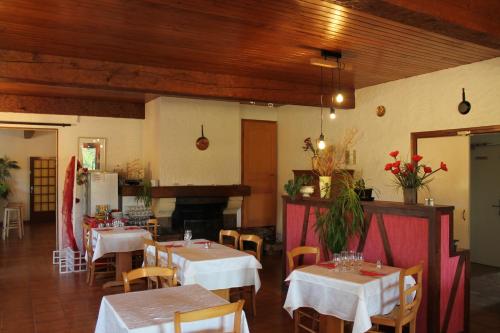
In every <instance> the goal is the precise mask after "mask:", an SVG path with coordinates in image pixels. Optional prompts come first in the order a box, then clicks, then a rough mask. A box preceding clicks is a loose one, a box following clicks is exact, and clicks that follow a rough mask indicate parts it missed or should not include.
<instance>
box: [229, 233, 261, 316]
mask: <svg viewBox="0 0 500 333" xmlns="http://www.w3.org/2000/svg"><path fill="white" fill-rule="evenodd" d="M247 243H254V244H255V250H245V244H247ZM262 243H263V241H262V238H260V237H259V236H257V235H240V242H239V246H240V251H243V252H246V253H249V254H251V255H253V256H254V257H255V258H257V260H258V261H259V262H260V258H261V256H262ZM231 294H232V295H235V294H237V295H238V297H239V298H240V299H241V298H242V297H244V295H245V294H246V295H249V297H250V302H251V303H252V315H253V316H256V315H257V305H256V303H255V286H254V285H252V286H247V287H241V288H237V289H236V290H235V291H234V292H233V293H231Z"/></svg>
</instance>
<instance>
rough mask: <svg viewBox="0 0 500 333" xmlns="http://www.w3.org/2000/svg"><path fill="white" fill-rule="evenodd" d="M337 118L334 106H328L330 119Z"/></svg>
mask: <svg viewBox="0 0 500 333" xmlns="http://www.w3.org/2000/svg"><path fill="white" fill-rule="evenodd" d="M335 118H337V115H336V114H335V109H334V108H332V107H331V108H330V119H335Z"/></svg>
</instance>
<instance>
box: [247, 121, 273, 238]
mask: <svg viewBox="0 0 500 333" xmlns="http://www.w3.org/2000/svg"><path fill="white" fill-rule="evenodd" d="M241 137H242V140H241V142H242V147H241V156H242V163H241V165H242V183H243V184H244V185H248V186H250V187H251V191H252V193H251V195H250V196H248V197H245V198H244V200H243V213H242V227H244V228H251V227H262V226H275V225H276V204H277V201H276V200H277V198H276V195H277V192H276V186H277V126H276V122H273V121H260V120H242V122H241Z"/></svg>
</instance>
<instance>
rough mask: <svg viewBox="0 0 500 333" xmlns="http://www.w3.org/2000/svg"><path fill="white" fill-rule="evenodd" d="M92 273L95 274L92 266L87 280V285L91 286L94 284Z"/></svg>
mask: <svg viewBox="0 0 500 333" xmlns="http://www.w3.org/2000/svg"><path fill="white" fill-rule="evenodd" d="M94 274H95V267H93V266H92V267H91V269H90V281H89V286H91V287H92V285H93V284H94V280H95V276H94Z"/></svg>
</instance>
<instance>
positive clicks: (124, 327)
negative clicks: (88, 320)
mask: <svg viewBox="0 0 500 333" xmlns="http://www.w3.org/2000/svg"><path fill="white" fill-rule="evenodd" d="M224 304H228V301H227V300H225V299H223V298H221V297H219V296H217V295H215V294H214V293H212V292H211V291H209V290H207V289H205V288H203V287H202V286H200V285H198V284H191V285H187V286H179V287H171V288H161V289H150V290H144V291H136V292H130V293H124V294H116V295H108V296H104V297H103V298H102V300H101V306H100V308H99V316H98V318H97V324H96V328H95V333H111V332H113V333H129V332H130V333H174V332H175V330H174V314H175V312H177V311H180V312H186V311H194V310H200V309H204V308H208V307H213V306H219V305H224ZM233 325H234V314H228V315H225V316H222V317H215V318H211V319H206V320H202V321H194V322H189V323H183V324H182V332H185V333H189V332H211V333H216V332H229V331H232V328H233ZM241 332H242V333H249V329H248V323H247V320H246V317H245V312H244V311H243V312H242V316H241Z"/></svg>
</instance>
